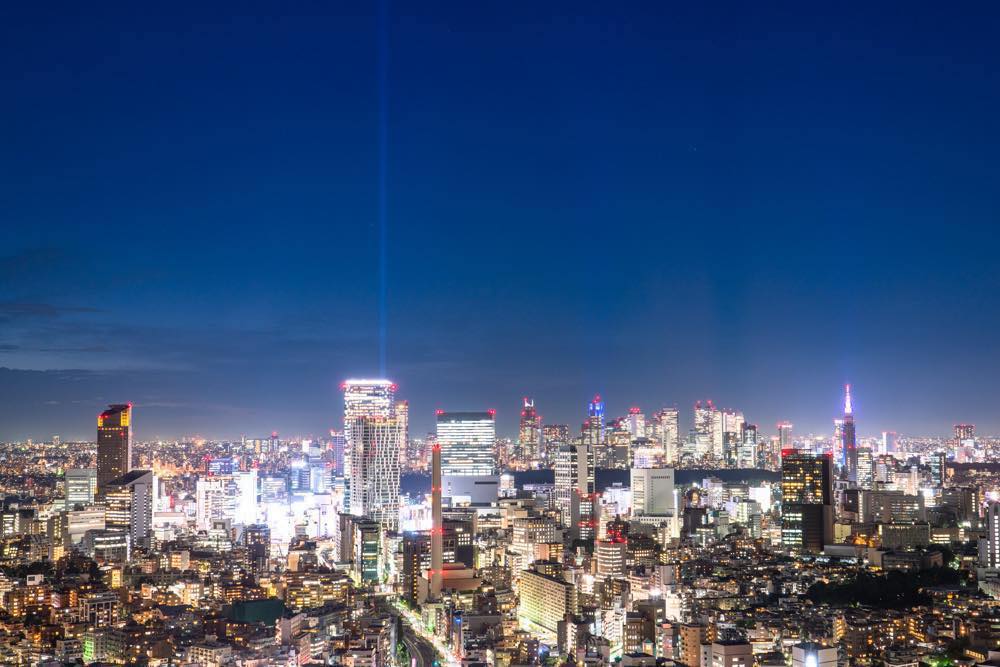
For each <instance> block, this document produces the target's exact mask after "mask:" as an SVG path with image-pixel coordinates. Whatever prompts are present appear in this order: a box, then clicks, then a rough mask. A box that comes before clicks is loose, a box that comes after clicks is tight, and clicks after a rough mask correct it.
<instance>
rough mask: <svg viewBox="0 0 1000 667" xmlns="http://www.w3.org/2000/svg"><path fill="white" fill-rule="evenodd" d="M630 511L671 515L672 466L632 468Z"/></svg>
mask: <svg viewBox="0 0 1000 667" xmlns="http://www.w3.org/2000/svg"><path fill="white" fill-rule="evenodd" d="M631 477H632V513H633V514H637V515H638V514H652V515H668V514H669V515H672V514H673V513H674V510H675V509H676V507H675V506H674V469H673V468H632V475H631Z"/></svg>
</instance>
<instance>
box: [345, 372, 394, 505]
mask: <svg viewBox="0 0 1000 667" xmlns="http://www.w3.org/2000/svg"><path fill="white" fill-rule="evenodd" d="M340 389H341V390H342V391H343V392H344V436H345V443H344V511H345V512H347V513H351V505H350V503H351V500H352V498H353V496H352V494H351V474H352V472H353V469H352V466H351V460H352V455H351V451H352V446H351V445H352V443H351V433H352V428H353V426H354V423H355V421H356V420H357V419H358V418H359V417H379V418H384V419H388V418H390V417H395V411H396V410H395V408H396V384H395V383H394V382H392V381H391V380H364V379H351V380H345V381H344V382H343V383H342V384H341V385H340ZM399 437H400V439H402V434H400V435H399ZM400 446H402V442H400Z"/></svg>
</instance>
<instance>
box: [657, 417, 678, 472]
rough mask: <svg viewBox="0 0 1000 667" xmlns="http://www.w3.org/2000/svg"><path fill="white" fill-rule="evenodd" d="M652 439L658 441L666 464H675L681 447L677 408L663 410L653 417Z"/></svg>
mask: <svg viewBox="0 0 1000 667" xmlns="http://www.w3.org/2000/svg"><path fill="white" fill-rule="evenodd" d="M653 439H655V440H659V441H660V445H661V446H662V447H663V453H664V456H665V457H666V460H667V462H668V463H676V462H677V457H678V455H679V453H680V446H681V442H680V426H679V418H678V413H677V408H663V409H661V410H660V411H659V412H657V413H656V414H654V415H653Z"/></svg>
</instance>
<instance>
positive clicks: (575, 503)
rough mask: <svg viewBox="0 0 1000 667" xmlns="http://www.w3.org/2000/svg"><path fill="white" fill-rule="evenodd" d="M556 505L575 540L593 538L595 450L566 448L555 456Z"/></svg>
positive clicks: (595, 524)
mask: <svg viewBox="0 0 1000 667" xmlns="http://www.w3.org/2000/svg"><path fill="white" fill-rule="evenodd" d="M554 494H555V505H556V509H557V510H559V513H560V515H561V516H562V522H563V525H565V526H566V527H567V528H568V529H569V531H570V534H571V535H572V536H573V537H578V538H579V539H584V540H586V539H593V537H594V534H595V532H596V528H597V515H596V512H595V501H596V493H595V488H594V448H593V447H591V446H588V445H564V446H562V447H560V448H559V452H558V453H557V454H556V467H555V491H554Z"/></svg>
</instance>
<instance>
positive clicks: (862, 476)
mask: <svg viewBox="0 0 1000 667" xmlns="http://www.w3.org/2000/svg"><path fill="white" fill-rule="evenodd" d="M857 456H858V486H859V487H860V488H862V489H871V488H872V487H873V485H874V482H875V458H874V456H872V450H871V447H858V448H857Z"/></svg>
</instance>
